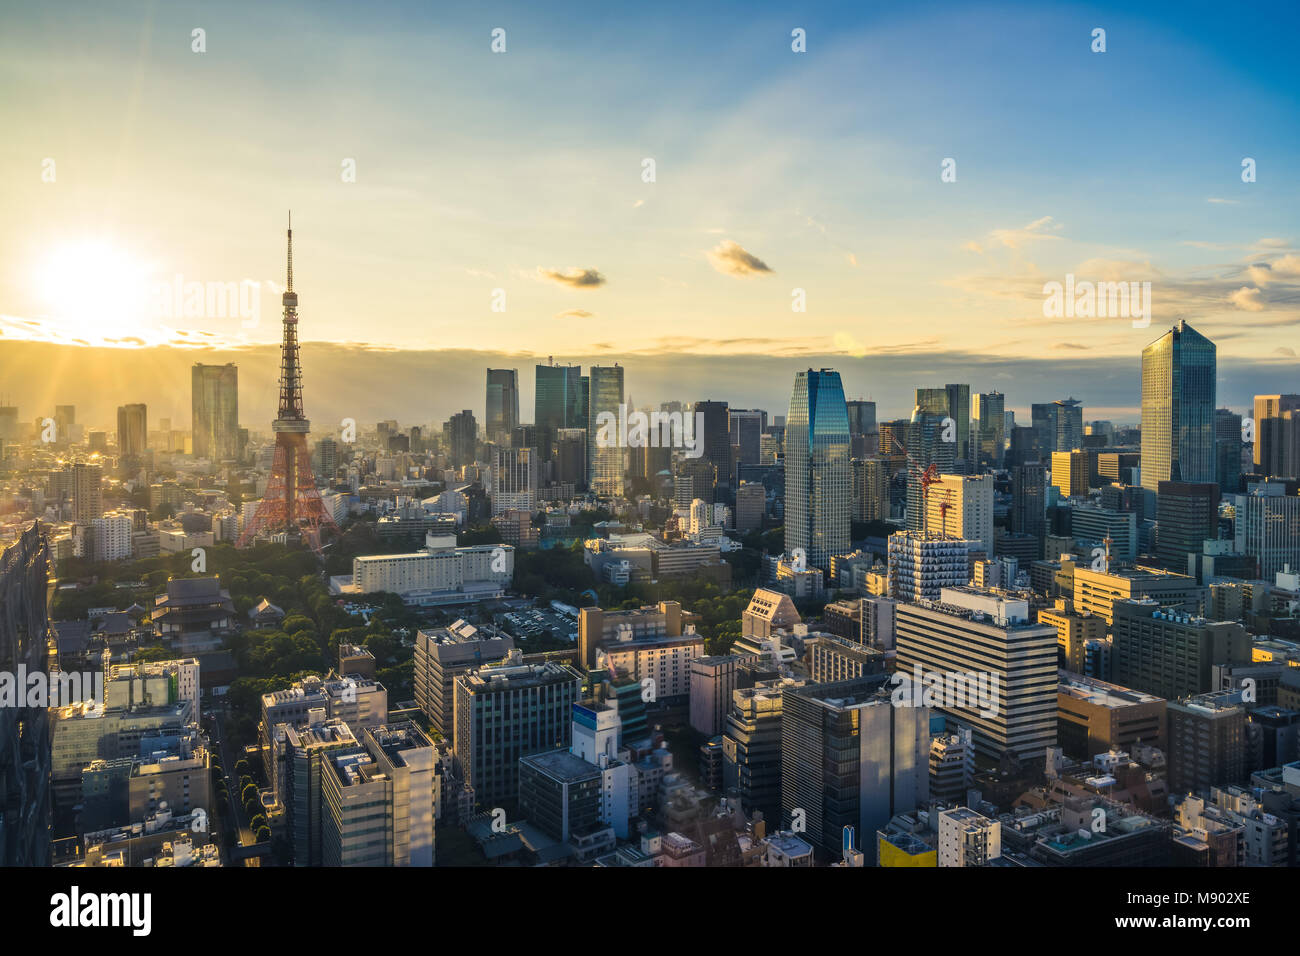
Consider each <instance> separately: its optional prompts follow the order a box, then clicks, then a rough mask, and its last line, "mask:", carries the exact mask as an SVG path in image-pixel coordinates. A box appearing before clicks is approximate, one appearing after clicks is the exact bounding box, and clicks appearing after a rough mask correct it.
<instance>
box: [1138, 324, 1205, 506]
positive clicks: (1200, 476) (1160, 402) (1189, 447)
mask: <svg viewBox="0 0 1300 956" xmlns="http://www.w3.org/2000/svg"><path fill="white" fill-rule="evenodd" d="M1216 351H1217V350H1216V349H1215V346H1214V343H1213V342H1211V341H1210V340H1209V339H1207V338H1206V337H1205V336H1203V335H1201V333H1199V332H1197V331H1196V330H1195V329H1194V328H1192V327H1191V326H1190V325H1188V324H1187V323H1186V322H1179V323H1178V325H1176V326H1174V327H1173V328H1172V329H1170V330H1169V331H1168V332H1166V333H1165V334H1164V335H1162V336H1161V337H1160V338H1158V339H1156V340H1155V341H1154V342H1152V343H1151V344H1150V345H1148V346H1147V347H1146V348H1144V349H1143V350H1142V487H1143V488H1149V489H1150V490H1152V491H1157V492H1158V491H1159V488H1160V482H1162V481H1187V482H1213V481H1214V478H1215V474H1216V460H1215V453H1214V408H1215V387H1216V386H1215V376H1216V372H1217V367H1218V365H1217V358H1216Z"/></svg>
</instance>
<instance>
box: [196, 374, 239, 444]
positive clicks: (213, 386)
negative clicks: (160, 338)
mask: <svg viewBox="0 0 1300 956" xmlns="http://www.w3.org/2000/svg"><path fill="white" fill-rule="evenodd" d="M190 404H191V412H192V422H193V433H194V457H195V458H208V459H211V460H212V461H233V460H234V459H236V458H238V457H239V451H240V449H239V367H238V366H237V365H235V364H234V363H233V362H230V363H227V364H225V365H202V364H195V366H194V369H193V372H192V374H191V387H190Z"/></svg>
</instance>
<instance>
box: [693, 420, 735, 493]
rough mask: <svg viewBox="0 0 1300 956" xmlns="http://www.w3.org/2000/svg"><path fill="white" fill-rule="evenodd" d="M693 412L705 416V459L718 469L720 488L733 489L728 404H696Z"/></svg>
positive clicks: (703, 438)
mask: <svg viewBox="0 0 1300 956" xmlns="http://www.w3.org/2000/svg"><path fill="white" fill-rule="evenodd" d="M691 411H692V412H694V413H695V414H696V415H703V416H704V419H703V422H704V435H703V437H702V440H703V442H704V446H703V447H704V457H705V458H707V459H708V460H709V461H711V462H713V467H714V468H716V469H717V476H718V477H717V482H718V487H719V488H726V489H730V487H731V415H730V414H729V413H728V410H727V403H726V402H696V403H695V404H694V405H693V406H692V408H691Z"/></svg>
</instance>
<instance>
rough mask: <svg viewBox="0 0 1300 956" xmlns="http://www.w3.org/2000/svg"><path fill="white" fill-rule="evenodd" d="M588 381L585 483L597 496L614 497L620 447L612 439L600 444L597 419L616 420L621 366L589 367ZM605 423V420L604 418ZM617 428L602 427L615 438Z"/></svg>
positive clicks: (618, 484)
mask: <svg viewBox="0 0 1300 956" xmlns="http://www.w3.org/2000/svg"><path fill="white" fill-rule="evenodd" d="M587 378H588V379H589V381H590V383H591V384H590V386H589V388H590V393H589V396H590V397H589V402H590V408H589V409H588V420H587V482H588V484H589V485H590V487H591V490H592V491H593V492H595V493H596V494H597V495H609V496H617V495H621V494H622V493H623V471H624V467H623V460H624V455H623V451H624V449H623V446H622V445H621V444H619V443H618V441H617V440H614V441H613V442H612V443H606V444H603V445H602V443H601V434H600V420H601V419H600V416H601V414H602V413H606V412H607V413H608V414H609V415H611V416H613V421H614V422H617V421H618V420H619V406H620V405H622V404H623V367H622V366H621V365H593V366H592V367H591V368H590V369H589V370H588V376H587ZM606 420H607V421H608V419H606ZM617 431H618V429H617V428H613V429H610V428H606V429H605V432H607V433H612V435H610V436H607V437H615V436H617Z"/></svg>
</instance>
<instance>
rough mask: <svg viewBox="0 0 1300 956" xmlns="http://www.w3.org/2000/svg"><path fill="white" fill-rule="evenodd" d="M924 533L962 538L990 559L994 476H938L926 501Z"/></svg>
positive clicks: (974, 549)
mask: <svg viewBox="0 0 1300 956" xmlns="http://www.w3.org/2000/svg"><path fill="white" fill-rule="evenodd" d="M925 532H926V533H927V534H931V535H939V536H941V537H955V538H965V539H966V541H967V542H968V544H969V546H970V549H971V550H972V551H982V552H984V555H985V556H986V557H990V558H991V557H993V476H992V475H978V476H976V475H940V476H939V481H938V482H936V483H935V484H933V485H931V486H930V495H929V497H928V499H927V500H926V515H925Z"/></svg>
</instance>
